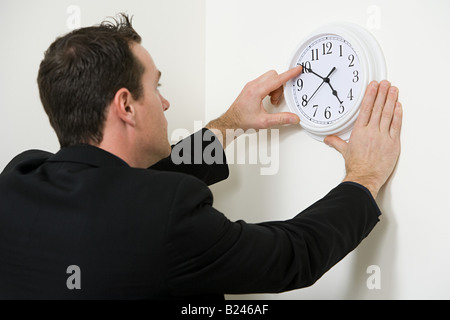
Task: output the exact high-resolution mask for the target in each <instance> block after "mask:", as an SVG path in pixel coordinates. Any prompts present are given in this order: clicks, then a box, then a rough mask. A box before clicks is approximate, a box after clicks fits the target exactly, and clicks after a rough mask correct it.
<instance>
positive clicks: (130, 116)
mask: <svg viewBox="0 0 450 320" xmlns="http://www.w3.org/2000/svg"><path fill="white" fill-rule="evenodd" d="M134 102H136V101H135V100H133V97H132V95H131V92H130V91H129V90H128V89H126V88H122V89H120V90H118V91H117V92H116V94H115V96H114V100H113V108H115V111H116V114H117V116H118V117H119V118H120V119H121V120H122V121H123V122H125V123H127V124H129V125H131V126H133V127H134V126H135V125H136V109H134V107H133V103H134Z"/></svg>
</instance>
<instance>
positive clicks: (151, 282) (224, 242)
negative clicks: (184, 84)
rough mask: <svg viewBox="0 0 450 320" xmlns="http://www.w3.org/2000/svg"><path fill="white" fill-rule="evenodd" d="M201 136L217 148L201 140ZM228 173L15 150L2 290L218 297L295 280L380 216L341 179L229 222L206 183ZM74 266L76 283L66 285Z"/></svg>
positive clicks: (86, 153) (88, 149)
mask: <svg viewBox="0 0 450 320" xmlns="http://www.w3.org/2000/svg"><path fill="white" fill-rule="evenodd" d="M204 132H206V129H204V130H202V131H200V132H197V133H196V134H194V135H193V136H191V137H190V138H188V139H185V140H184V141H182V142H181V143H184V144H186V145H187V144H192V143H193V141H194V140H195V139H193V137H195V136H196V135H203V133H204ZM200 140H202V139H200ZM210 143H214V144H219V142H217V141H215V140H214V139H213V141H212V142H208V141H206V142H205V141H203V146H202V148H205V147H206V146H207V145H209V144H210ZM191 150H192V151H194V150H195V148H191ZM218 150H219V149H218ZM220 150H221V152H222V153H223V151H222V149H220ZM170 171H172V172H170ZM177 171H178V172H177ZM227 176H228V167H227V165H226V164H212V165H207V164H206V163H204V162H203V163H201V164H192V165H189V164H184V165H180V166H176V165H174V164H173V163H172V162H171V160H170V158H168V159H165V160H163V161H161V162H160V163H158V164H157V165H155V166H154V167H152V168H150V169H148V170H144V169H135V168H131V167H129V166H128V165H127V164H126V163H125V162H124V161H122V160H121V159H119V158H117V157H116V156H114V155H112V154H110V153H108V152H106V151H104V150H101V149H99V148H96V147H93V146H75V147H69V148H64V149H62V150H60V151H59V152H58V153H57V154H55V155H54V154H51V153H48V152H44V151H36V150H34V151H27V152H24V153H22V154H21V155H19V156H17V157H16V158H14V159H13V160H12V161H11V163H10V164H8V166H7V167H6V168H5V170H4V171H3V173H2V174H1V176H0V298H2V299H179V298H184V297H193V296H202V297H215V298H222V299H223V294H224V293H255V292H280V291H286V290H291V289H295V288H301V287H305V286H309V285H311V284H313V283H314V282H315V281H316V280H317V279H319V278H320V277H321V276H322V275H323V274H324V273H325V272H326V271H327V270H328V269H330V268H331V267H332V266H333V265H334V264H336V263H337V262H338V261H339V260H341V259H342V258H343V257H344V256H345V255H346V254H347V253H349V252H350V251H352V250H353V249H354V248H355V247H356V246H357V245H358V244H359V243H360V241H361V240H362V239H363V238H364V237H366V236H367V234H368V233H369V232H370V230H371V229H372V228H373V227H374V225H375V224H376V223H377V221H378V216H379V214H380V212H379V209H378V207H377V205H376V204H375V202H374V200H373V198H372V197H371V195H370V193H369V192H368V191H367V189H365V188H364V187H362V186H360V185H356V184H352V183H343V184H340V185H339V186H337V187H336V188H335V189H333V190H332V191H331V192H330V193H329V194H328V195H326V196H325V197H324V198H323V199H321V200H319V201H318V202H317V203H315V204H313V205H312V206H311V207H309V208H308V209H306V210H305V211H303V212H302V213H300V214H299V215H297V216H296V217H294V218H293V219H291V220H289V221H278V222H266V223H260V224H248V223H246V222H244V221H237V222H232V221H230V220H228V219H227V218H226V216H224V215H223V214H222V213H220V212H218V211H217V210H216V209H214V207H213V197H212V194H211V192H210V190H209V188H208V187H207V184H212V183H215V182H218V181H220V180H222V179H225V178H226V177H227ZM236 205H238V204H236ZM73 265H75V266H77V267H79V270H80V273H79V280H80V282H79V283H80V285H81V288H80V289H69V287H68V285H67V280H68V278H69V277H70V276H71V275H72V271H70V272H68V270H67V268H68V267H69V266H73Z"/></svg>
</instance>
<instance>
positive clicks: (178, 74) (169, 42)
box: [0, 0, 450, 299]
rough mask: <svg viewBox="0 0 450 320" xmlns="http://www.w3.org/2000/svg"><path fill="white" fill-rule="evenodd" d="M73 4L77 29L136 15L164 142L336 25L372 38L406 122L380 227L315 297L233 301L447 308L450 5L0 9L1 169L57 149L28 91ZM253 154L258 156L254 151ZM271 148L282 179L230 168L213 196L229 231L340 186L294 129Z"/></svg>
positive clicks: (295, 0) (314, 146)
mask: <svg viewBox="0 0 450 320" xmlns="http://www.w3.org/2000/svg"><path fill="white" fill-rule="evenodd" d="M71 5H76V6H78V7H79V8H80V19H81V20H80V21H81V26H87V25H92V24H96V23H99V22H100V21H101V20H102V19H103V18H105V17H106V16H111V15H114V14H115V13H116V12H120V11H127V12H128V13H130V14H134V15H135V20H134V21H135V27H136V29H137V30H138V32H140V34H141V35H142V37H143V39H144V43H143V44H144V46H145V47H147V49H148V50H149V51H150V53H151V54H152V56H153V58H154V60H155V62H156V64H157V66H158V67H159V68H160V69H161V70H162V72H163V78H162V83H163V87H162V93H163V94H164V95H165V96H166V97H167V98H168V99H169V100H170V102H171V105H172V106H171V109H170V110H169V111H168V112H167V118H168V120H169V124H170V125H169V134H170V133H171V132H172V131H173V130H175V129H176V128H186V129H188V130H190V131H192V130H193V128H194V121H195V120H203V121H204V122H203V123H205V121H208V120H211V119H212V118H214V117H217V116H219V115H220V114H221V113H223V112H224V111H225V110H226V109H227V108H228V106H229V105H230V104H231V103H232V102H233V101H234V99H235V98H236V97H237V95H238V94H239V92H240V91H241V89H242V87H243V86H244V85H245V83H246V82H248V81H250V80H252V79H254V78H256V77H257V76H259V75H260V74H262V73H264V72H265V71H267V70H269V69H276V70H278V71H279V72H282V71H284V70H285V68H286V65H287V60H288V59H289V56H290V55H291V52H292V50H294V48H295V47H296V45H297V44H298V42H299V41H300V40H301V39H302V38H303V37H304V36H305V35H306V34H308V33H309V32H311V31H312V30H313V29H315V28H316V27H318V26H320V25H322V24H325V23H328V22H332V21H336V20H345V21H350V22H355V23H358V24H360V25H362V26H366V27H369V28H370V29H371V31H372V33H373V34H374V35H375V37H376V38H377V39H378V41H379V42H380V44H381V46H382V47H383V49H384V53H385V56H386V60H387V65H388V75H389V79H390V80H391V81H392V82H393V83H394V84H395V85H397V86H398V87H399V88H400V92H401V101H402V102H403V105H404V110H405V115H404V126H403V132H402V143H403V150H402V154H401V158H400V161H399V163H398V167H397V169H396V171H395V174H394V176H393V177H392V179H391V181H390V182H389V184H388V185H387V187H386V188H385V189H384V190H383V191H382V192H381V193H380V197H379V200H378V203H379V205H380V207H381V209H382V211H383V216H382V218H381V222H380V223H379V224H378V225H377V227H376V228H375V230H374V231H373V232H372V233H371V234H370V235H369V237H368V238H367V239H366V240H365V241H364V242H363V243H362V244H361V246H360V247H359V248H357V249H356V250H355V251H354V252H353V253H351V254H350V255H349V256H347V257H346V258H345V259H344V260H343V261H341V262H340V263H339V264H338V265H336V266H335V267H334V268H333V269H332V270H331V271H330V272H329V273H327V274H326V275H325V276H324V277H323V278H322V279H320V280H319V281H318V282H317V283H316V284H315V285H314V286H312V287H310V288H307V289H302V290H296V291H292V292H289V293H284V294H279V295H248V296H239V297H236V296H231V298H271V299H272V298H273V299H315V298H317V299H378V298H381V299H423V298H425V299H428V298H430V299H431V298H438V299H439V298H441V299H444V298H445V299H449V298H450V289H449V288H450V275H449V270H450V254H449V252H450V232H449V227H448V226H449V224H450V218H449V217H448V215H449V214H450V209H449V204H448V201H447V193H448V191H449V189H450V188H449V187H448V181H450V169H449V163H450V151H449V148H448V145H449V142H448V139H447V136H448V129H447V124H446V123H445V122H446V120H447V119H449V118H450V103H449V102H448V99H447V97H446V93H447V92H448V90H446V85H447V83H448V75H449V74H450V62H449V59H448V56H449V53H450V44H449V41H448V39H449V37H448V31H449V30H450V22H449V21H448V18H447V15H448V12H449V11H450V10H449V9H450V2H448V1H447V0H429V1H423V0H420V1H419V0H415V1H407V0H397V1H390V0H387V1H376V0H373V1H367V0H346V1H344V0H340V1H332V0H316V1H304V0H277V1H274V0H271V1H269V0H227V1H217V0H207V1H205V0H189V1H186V0H165V1H137V0H129V1H127V2H123V1H118V0H109V1H86V0H75V1H67V0H61V1H50V0H45V1H44V0H41V1H25V0H5V1H1V2H0V39H1V43H2V45H1V51H0V70H1V71H0V90H1V91H0V93H1V94H0V111H1V113H0V114H1V117H0V146H1V148H2V152H1V154H0V168H3V167H4V166H5V165H6V164H7V163H8V162H9V160H10V159H11V158H12V157H13V156H15V155H16V154H18V153H19V152H21V151H23V150H26V149H30V148H39V149H44V150H49V151H53V152H55V151H57V150H58V143H57V140H56V137H55V135H54V133H53V131H52V129H51V127H50V125H49V124H48V120H47V117H46V115H45V113H44V111H43V110H42V107H41V105H40V101H39V96H38V91H37V85H36V80H35V79H36V75H37V70H38V67H39V63H40V61H41V59H42V57H43V52H44V50H45V49H46V48H47V47H48V46H49V45H50V43H51V42H52V41H53V40H54V39H55V38H56V37H57V36H58V35H61V34H64V33H66V32H68V31H69V30H68V27H67V22H68V21H69V22H74V20H73V18H74V17H73V13H67V9H68V8H69V7H70V6H71ZM374 14H375V16H374ZM377 14H379V16H378V15H377ZM374 19H375V20H374ZM75 22H76V21H75ZM368 22H369V24H368ZM374 22H379V25H377V23H375V24H374ZM373 27H379V29H377V28H373ZM205 53H206V56H205ZM205 59H206V60H205ZM268 107H269V108H270V106H269V105H268ZM280 109H281V110H284V111H285V110H287V107H286V106H285V105H283V106H281V107H280ZM275 138H276V136H275ZM242 140H243V139H242V138H241V139H239V140H238V141H242ZM278 147H279V148H278ZM257 149H258V148H257V145H254V144H253V145H251V146H250V147H249V153H251V152H254V151H255V150H257ZM230 150H231V149H230ZM276 150H279V158H276V157H273V158H272V161H273V162H276V160H277V159H278V160H279V163H278V165H279V167H278V170H277V173H276V174H274V175H261V171H260V169H261V167H267V165H261V166H260V165H252V164H246V165H238V164H233V165H231V177H230V179H229V180H227V181H225V182H223V183H221V184H218V185H216V186H214V187H213V192H214V196H215V205H216V207H217V208H218V209H220V210H222V211H223V212H224V213H225V214H226V215H227V216H228V217H229V218H230V219H232V220H238V219H244V220H247V221H249V222H259V221H267V220H281V219H288V218H291V217H292V216H294V215H295V214H297V213H298V212H300V211H301V210H303V209H305V208H306V207H307V206H309V205H310V204H312V203H313V202H314V201H316V200H317V199H319V198H321V197H322V196H323V195H325V194H326V193H327V192H328V191H329V190H330V189H331V188H333V187H334V186H335V185H337V184H338V183H339V182H340V181H341V179H342V178H343V176H344V163H343V161H342V159H341V156H340V155H339V154H338V153H337V152H336V151H334V150H332V149H331V148H328V147H326V146H325V145H323V144H321V143H318V142H316V141H314V140H313V139H311V138H309V137H308V136H307V135H306V134H305V132H304V131H302V130H301V129H300V128H299V127H289V128H280V133H279V144H276V143H275V144H273V145H272V152H273V153H274V152H275V151H276ZM228 152H230V151H228ZM242 158H243V157H242V155H238V156H236V157H230V160H231V161H233V162H236V161H237V160H239V159H240V160H245V159H242ZM246 162H247V163H248V162H249V161H246ZM370 265H377V266H379V267H380V270H381V289H379V290H369V289H368V288H367V286H366V280H367V279H368V277H369V274H367V273H366V269H367V267H368V266H370Z"/></svg>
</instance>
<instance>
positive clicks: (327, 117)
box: [324, 106, 331, 120]
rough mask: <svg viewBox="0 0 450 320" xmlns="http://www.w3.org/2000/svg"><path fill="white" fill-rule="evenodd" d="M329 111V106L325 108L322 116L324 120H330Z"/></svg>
mask: <svg viewBox="0 0 450 320" xmlns="http://www.w3.org/2000/svg"><path fill="white" fill-rule="evenodd" d="M330 109H331V107H330V106H328V107H326V108H325V114H324V116H325V119H327V120H328V119H330V118H331V111H330Z"/></svg>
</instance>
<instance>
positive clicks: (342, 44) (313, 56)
mask: <svg viewBox="0 0 450 320" xmlns="http://www.w3.org/2000/svg"><path fill="white" fill-rule="evenodd" d="M299 65H302V66H303V73H302V74H301V75H300V76H299V77H297V78H294V79H291V80H289V81H288V82H287V83H286V85H285V87H284V96H285V99H286V102H287V104H288V106H289V108H290V109H291V111H292V112H295V113H297V114H298V116H299V117H300V125H301V126H302V127H303V128H304V129H305V130H306V131H307V132H308V133H309V134H310V135H311V136H312V137H313V138H315V139H317V140H320V141H323V139H324V138H325V137H326V136H328V135H338V136H340V137H341V138H342V139H344V140H348V139H349V137H350V133H351V130H352V128H353V125H354V123H355V120H356V118H357V116H358V111H359V106H360V104H361V101H362V98H363V96H364V92H365V89H366V87H367V85H368V83H369V82H370V81H372V80H377V81H381V80H383V79H386V63H385V60H384V56H383V52H382V50H381V47H380V46H379V44H378V43H377V41H376V40H375V38H374V37H373V36H372V35H371V34H370V33H369V32H368V31H367V30H365V29H364V28H362V27H360V26H358V25H355V24H350V23H333V24H330V25H327V26H324V27H322V28H320V29H319V30H317V31H316V32H315V33H313V35H310V36H309V37H307V38H306V40H304V41H303V42H302V43H301V44H300V46H299V47H298V48H297V50H296V51H295V52H294V54H293V56H292V57H291V59H290V60H289V68H293V67H295V66H299Z"/></svg>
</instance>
